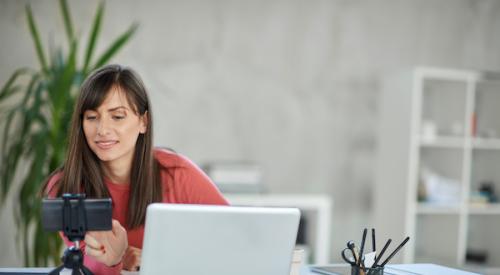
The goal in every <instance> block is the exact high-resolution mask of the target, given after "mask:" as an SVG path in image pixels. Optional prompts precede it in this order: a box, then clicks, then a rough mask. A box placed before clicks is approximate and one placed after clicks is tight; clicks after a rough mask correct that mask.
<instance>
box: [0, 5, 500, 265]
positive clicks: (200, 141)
mask: <svg viewBox="0 0 500 275" xmlns="http://www.w3.org/2000/svg"><path fill="white" fill-rule="evenodd" d="M26 4H29V5H30V6H31V9H32V11H33V15H34V18H35V19H36V21H37V24H38V28H39V29H38V30H39V32H40V39H41V41H42V42H43V43H44V45H45V46H46V47H47V48H50V47H51V46H54V47H55V46H59V45H62V47H63V48H67V43H66V37H65V30H64V24H63V18H62V17H61V15H60V10H59V4H58V2H57V1H48V0H47V1H18V0H1V1H0V41H1V42H0V44H1V47H0V60H1V62H0V84H1V85H2V86H3V85H4V83H6V81H7V80H8V78H9V77H10V75H11V74H12V72H13V71H14V70H15V69H16V68H19V67H32V68H38V67H39V63H38V61H37V57H36V52H35V50H34V47H33V42H32V38H31V36H30V33H29V30H28V25H27V23H26V12H25V6H26ZM98 6H99V1H68V8H69V11H70V13H71V16H72V17H73V24H74V33H75V36H76V37H79V38H81V39H82V40H86V39H88V37H89V35H90V32H91V25H92V20H93V17H94V14H95V11H96V9H97V7H98ZM134 22H137V23H138V29H137V30H136V32H135V34H134V35H133V36H132V37H131V39H130V41H129V42H128V43H127V44H126V45H125V46H124V47H123V49H122V50H121V51H120V52H118V53H117V54H116V56H114V57H113V58H112V59H111V60H110V62H111V63H119V64H123V65H127V66H130V67H132V68H134V69H135V70H136V71H138V73H139V74H140V75H141V76H142V78H143V80H144V82H145V84H146V86H147V88H148V90H149V94H150V97H151V101H152V104H153V117H154V131H155V132H154V139H155V144H156V145H157V146H165V147H170V148H173V149H175V150H176V151H177V152H179V153H182V154H184V155H186V156H188V157H189V158H191V159H192V160H194V161H195V162H196V163H197V164H199V165H200V166H203V167H204V168H206V169H207V172H209V173H212V174H211V175H212V176H213V177H221V179H220V181H221V182H222V181H224V179H223V178H224V177H225V176H226V177H227V176H228V173H229V174H231V173H232V174H231V176H232V177H233V178H231V180H233V181H238V180H239V179H242V178H244V179H242V181H245V180H248V181H249V184H250V185H251V184H254V185H255V186H256V187H255V188H253V187H252V188H240V189H238V187H236V188H235V189H236V190H233V189H231V188H230V187H229V188H228V191H227V193H228V196H229V197H231V198H232V199H234V201H235V202H241V203H242V204H252V203H253V202H255V203H256V202H257V201H261V200H264V202H261V203H262V204H273V205H283V206H288V205H290V206H291V205H294V204H296V205H301V206H302V207H304V208H307V209H305V213H306V215H304V216H306V217H307V216H311V217H312V218H311V219H310V220H309V221H306V222H304V223H305V224H306V226H305V227H306V228H307V229H304V230H308V232H307V233H306V236H307V237H304V238H305V239H306V240H303V242H304V243H305V244H304V245H305V246H306V247H310V251H309V254H310V255H311V256H310V257H311V258H310V259H309V261H310V262H324V261H327V262H339V261H340V250H341V249H343V248H344V246H345V243H346V241H347V240H350V239H354V240H357V241H359V240H360V238H361V233H362V230H363V228H364V227H373V226H377V228H378V232H379V236H380V237H379V246H381V245H382V241H385V239H386V238H387V237H392V238H393V239H394V240H395V241H397V242H399V240H402V239H403V238H404V237H405V235H406V234H416V233H415V230H413V228H415V226H416V225H415V224H419V221H418V219H419V217H420V216H421V215H420V214H418V213H416V212H415V207H416V206H415V205H417V203H416V202H417V198H416V197H414V196H412V195H411V194H412V193H408V192H409V191H408V190H413V189H412V188H413V187H415V188H414V189H415V190H416V186H417V183H416V181H415V182H413V181H411V180H410V183H409V182H408V177H405V175H401V178H402V180H401V181H398V182H399V183H400V185H401V186H408V188H405V189H401V190H400V189H398V188H392V187H390V186H385V185H383V184H379V183H378V180H377V179H383V178H387V177H390V176H391V175H392V174H391V173H392V172H394V171H395V170H394V169H399V168H398V167H399V166H398V165H399V164H402V165H405V164H406V163H407V162H408V160H410V159H413V160H416V161H417V162H418V160H419V158H418V156H415V155H411V156H410V154H407V153H406V151H408V150H409V148H413V147H411V144H412V143H411V142H410V140H411V137H412V136H411V135H410V133H411V131H412V130H411V129H410V126H411V125H413V124H414V123H416V122H415V121H418V122H419V123H420V121H421V120H423V119H421V118H420V117H419V118H418V119H417V118H415V117H412V116H414V115H415V113H411V112H410V111H409V110H410V109H411V106H414V105H412V104H413V103H409V104H408V105H405V104H406V103H401V104H399V101H397V100H396V99H398V98H399V97H398V96H394V98H389V99H387V98H385V97H384V96H386V95H385V90H386V89H385V87H388V84H387V83H389V82H390V81H391V80H389V79H392V78H390V76H393V75H400V74H405V75H406V76H408V77H407V78H404V77H401V78H398V79H401V80H402V79H408V81H407V82H405V83H406V84H402V86H400V87H402V88H401V89H399V92H400V93H404V94H407V95H409V96H408V100H411V98H412V97H411V95H412V93H418V91H421V90H423V89H424V88H425V87H427V86H425V85H424V86H419V85H416V84H415V83H416V82H415V79H417V80H416V81H417V82H418V81H420V80H422V77H421V76H422V74H423V75H424V76H425V74H426V73H428V72H430V74H431V75H432V74H434V75H433V76H432V77H433V78H443V79H444V82H446V83H448V82H449V81H462V80H463V83H465V84H464V85H465V87H466V88H463V89H462V90H463V95H465V96H462V95H455V94H451V96H449V97H445V98H444V99H443V98H441V97H438V99H435V100H434V101H433V99H429V100H431V101H430V102H431V103H430V105H432V104H434V102H441V101H439V100H442V102H445V105H439V104H438V106H437V107H435V108H436V109H437V110H444V113H447V111H446V108H447V107H446V106H448V105H446V104H451V105H453V104H455V102H456V104H458V105H459V106H462V105H463V106H462V107H459V108H458V111H457V110H455V109H454V110H455V111H453V112H454V114H456V115H457V116H458V117H460V119H461V120H459V122H460V125H459V126H457V127H455V128H456V129H455V130H456V131H455V134H457V135H468V134H469V132H470V131H469V132H468V130H470V127H472V126H470V125H469V121H468V120H467V119H465V120H464V117H466V116H467V114H468V112H469V113H470V112H472V111H471V110H472V109H470V108H467V106H468V105H467V104H468V103H464V102H466V99H464V98H466V94H467V93H468V92H469V91H470V84H471V83H472V82H474V81H479V79H482V74H481V73H482V72H484V71H490V72H494V71H500V31H499V30H500V2H499V1H496V0H480V1H479V0H442V1H433V0H423V1H415V0H397V1H396V0H373V1H361V0H346V1H341V0H337V1H333V0H330V1H326V0H325V1H319V0H308V1H276V0H271V1H167V0H162V1H141V2H137V1H131V0H113V1H105V10H104V15H103V18H102V29H101V34H100V38H99V40H97V43H96V49H95V51H96V52H97V53H99V52H103V51H104V50H105V49H106V45H108V44H109V43H110V42H111V41H112V39H114V38H116V36H117V35H118V34H120V33H122V32H123V31H124V30H126V29H127V28H128V27H129V26H130V25H131V24H132V23H134ZM82 48H83V47H82ZM82 51H83V50H82ZM78 62H80V63H81V62H82V61H81V60H80V61H78ZM422 66H424V69H422ZM417 67H418V68H421V70H420V71H419V70H415V68H417ZM425 68H444V69H445V70H442V71H439V70H438V71H437V72H436V71H433V70H432V69H429V70H426V69H425ZM448 69H451V70H450V71H449V70H448ZM456 70H458V71H459V74H458V75H456V74H453V73H456V72H457V71H456ZM460 73H462V74H460ZM476 73H478V74H479V75H481V76H479V75H476ZM492 75H493V76H492V78H494V79H495V76H494V74H492ZM419 77H420V78H419ZM471 81H472V82H471ZM474 83H475V82H474ZM415 85H416V86H415ZM467 85H469V86H467ZM391 87H392V86H391ZM422 87H424V88H422ZM467 87H469V88H467ZM498 87H500V85H499V86H498ZM420 88H422V89H420ZM419 89H420V90H419ZM450 89H452V88H450ZM468 89H469V90H468ZM492 90H495V88H492ZM496 90H497V91H498V92H500V90H498V89H496ZM496 99H499V100H500V98H498V97H497V98H496ZM386 100H388V102H390V103H393V105H396V107H399V109H398V108H395V109H390V108H389V107H385V105H384V102H385V101H386ZM398 100H399V99H398ZM400 100H402V101H404V100H406V99H400ZM487 101H488V100H487ZM404 102H410V101H404ZM425 102H426V101H425ZM489 102H492V101H491V100H490V101H489ZM493 102H496V103H500V101H493ZM405 106H409V107H408V108H405ZM464 106H465V107H464ZM419 108H420V107H419ZM460 108H462V109H460ZM424 109H425V108H424ZM493 109H495V108H494V104H493V107H492V110H493ZM384 110H386V111H389V110H390V111H391V112H392V113H389V114H387V115H383V113H384ZM492 112H493V113H491V115H490V120H493V121H494V119H493V118H494V116H495V113H494V111H492ZM416 114H417V115H420V113H419V112H417V113H416ZM433 114H434V113H433ZM436 116H439V112H438V114H437V115H436ZM391 117H392V118H401V121H399V122H398V123H399V125H401V126H402V128H400V129H399V128H398V129H388V131H389V130H391V131H392V130H394V131H395V132H394V133H392V134H391V135H392V137H394V138H395V140H396V141H395V143H397V140H398V139H404V140H407V143H404V144H401V145H397V144H395V146H400V147H394V148H393V150H392V151H391V152H390V153H391V154H398V153H399V154H400V158H390V157H386V158H384V157H382V155H383V152H381V148H382V147H381V144H382V142H381V139H382V138H383V134H384V133H381V131H382V130H383V129H386V128H383V129H382V128H381V127H382V125H384V123H385V122H384V121H386V120H384V119H386V118H387V119H388V120H387V121H389V120H390V119H391ZM403 118H408V119H407V120H406V119H403ZM424 119H425V117H424ZM431 119H432V117H431ZM436 121H439V119H436ZM450 121H451V122H454V120H450ZM3 122H4V121H0V125H1V124H2V123H3ZM412 123H413V124H412ZM430 123H431V126H429V123H427V124H426V125H427V126H426V127H427V128H429V127H430V128H431V130H430V132H431V135H432V134H435V133H436V131H435V128H436V127H439V125H437V126H436V125H435V124H436V123H434V125H433V124H432V123H433V122H432V121H431V122H430ZM405 125H406V126H407V127H408V129H406V130H405V128H404V126H405ZM416 127H417V128H418V127H420V126H416ZM432 127H434V128H432ZM432 129H434V132H433V130H432ZM413 130H415V129H413ZM396 131H401V135H398V134H397V132H396ZM382 132H383V131H382ZM437 132H439V129H438V131H437ZM499 133H500V132H499ZM495 136H496V133H495V134H494V135H492V138H494V137H495ZM387 140H389V139H387ZM467 140H468V139H467ZM458 142H459V145H457V146H456V147H458V148H462V147H461V146H462V143H460V142H461V141H458ZM464 146H465V145H464ZM388 147H390V146H388ZM383 148H387V147H383ZM467 148H469V147H465V149H464V152H465V153H462V152H461V153H459V155H460V157H459V159H460V160H463V159H465V160H463V161H458V162H459V163H462V164H464V165H468V163H464V162H466V161H467V157H463V156H464V155H465V156H469V155H470V151H467V150H468V149H467ZM469 149H470V148H469ZM388 150H389V149H388ZM457 150H461V149H457ZM438 151H439V150H438ZM425 154H426V153H422V155H425ZM430 154H432V153H430ZM450 158H451V159H456V157H455V156H453V155H452V156H450ZM396 159H397V160H406V161H407V162H405V161H396ZM498 160H500V158H499V159H495V158H494V157H493V159H492V160H491V161H489V162H488V163H490V164H491V163H495V162H496V161H498ZM380 161H385V162H384V163H380ZM396 162H398V163H396ZM436 162H438V163H448V162H449V161H448V160H447V159H444V160H442V161H436ZM410 163H413V162H410ZM0 165H3V164H0ZM464 167H465V166H464ZM384 169H385V170H384ZM401 169H402V170H405V169H408V167H407V166H406V167H402V168H401ZM391 170H392V172H391ZM413 170H414V169H413ZM413 170H412V169H409V171H413ZM436 170H439V169H436ZM384 171H385V172H384ZM224 172H226V174H225V175H224ZM217 173H219V174H217ZM238 173H239V174H238ZM381 173H385V174H382V175H381ZM415 173H416V174H418V173H417V172H414V174H415ZM221 174H222V175H221ZM457 174H459V175H460V176H463V169H461V168H460V169H458V172H457ZM249 175H250V176H249ZM245 176H246V178H245ZM465 176H467V175H465ZM238 177H240V178H238ZM231 180H229V181H231ZM216 181H217V180H216ZM387 182H388V181H387ZM462 183H463V182H462ZM243 189H244V190H243ZM467 190H468V191H470V190H472V188H469V189H467ZM450 192H452V191H450ZM469 193H471V192H468V193H467V194H464V193H463V194H462V196H466V195H467V198H468V195H469ZM13 194H15V190H14V191H13V192H11V193H10V195H9V196H7V199H6V201H5V203H4V204H3V205H2V208H1V212H0V219H1V221H2V223H1V225H0V229H1V234H0V247H2V249H1V250H0V266H22V265H23V256H22V253H21V252H19V249H17V246H16V227H15V223H14V222H13V221H14V218H13V214H12V208H13V205H14V203H15V201H16V199H15V196H14V195H13ZM408 194H410V195H408ZM394 198H399V199H394ZM467 198H465V199H464V200H465V201H468V199H467ZM410 200H413V201H414V202H415V203H410ZM380 201H382V202H380ZM379 202H380V203H379ZM384 202H388V203H391V206H390V207H391V208H394V209H402V211H404V213H402V214H401V215H400V216H392V215H390V214H388V213H390V212H383V213H382V214H381V213H377V211H378V210H377V209H383V206H380V207H379V204H383V203H384ZM325 207H326V208H328V209H327V210H325V209H326V208H325ZM320 209H322V210H320ZM315 211H323V212H321V213H327V214H326V218H325V215H324V214H318V213H319V212H318V213H316V212H315ZM380 211H385V210H380ZM407 211H413V212H407ZM467 211H468V210H467V209H466V207H465V206H462V205H459V206H458V207H457V208H456V212H454V211H451V214H450V213H444V214H442V213H441V214H442V215H441V216H439V217H441V218H439V220H442V216H443V215H444V216H446V218H445V219H447V218H449V219H450V222H449V223H447V224H446V225H447V226H449V228H450V229H449V230H452V231H453V230H455V231H457V230H458V231H457V233H456V234H455V235H457V236H456V241H455V242H454V243H459V245H458V246H459V247H458V248H453V249H452V250H453V251H451V252H450V251H443V252H442V253H443V255H444V256H442V255H441V256H442V257H439V258H440V259H442V260H434V262H438V263H443V264H450V265H460V266H461V265H462V264H465V258H466V255H465V252H466V250H467V241H466V240H467V239H470V237H468V235H467V234H468V233H467V232H469V231H470V230H472V229H471V228H470V227H467V224H464V223H465V222H466V221H469V220H470V219H468V218H467V217H468V216H467V214H468V212H467ZM417 212H418V211H417ZM469 212H470V211H469ZM497 214H500V212H494V211H493V214H491V215H489V216H488V217H490V218H491V219H488V221H490V220H492V219H493V220H495V219H497V220H499V219H498V217H499V216H497ZM409 215H413V216H409ZM453 215H456V216H453ZM320 217H321V219H324V220H323V221H321V222H319V221H318V220H319V219H320ZM397 217H399V219H397ZM409 217H410V219H409ZM426 218H429V217H426ZM325 219H326V220H325ZM318 222H319V224H320V226H322V227H325V226H326V228H327V229H328V234H327V235H328V236H322V237H319V236H317V235H315V234H316V233H318V232H319V233H318V234H324V232H323V231H322V230H321V229H320V230H318V229H317V227H318ZM325 222H326V223H325ZM423 222H425V221H423ZM479 223H480V222H479ZM430 224H435V223H434V222H433V221H431V222H430ZM384 225H385V226H388V225H389V228H385V229H384ZM499 226H500V224H499V223H492V224H491V225H489V226H488V227H490V228H500V227H499ZM303 227H304V226H303ZM395 228H396V229H395ZM464 228H465V229H464ZM391 230H392V231H391ZM417 231H418V230H417ZM424 231H425V230H424ZM322 232H323V233H322ZM412 237H414V236H412ZM317 238H319V240H322V242H326V243H314V241H315V240H318V239H317ZM478 238H479V240H478V242H485V241H486V240H483V239H481V237H478ZM484 238H486V237H484ZM318 246H321V247H322V249H323V250H322V252H321V251H320V252H318V250H315V249H316V248H317V247H318ZM323 247H324V248H323ZM410 248H411V249H418V245H416V248H415V247H410ZM498 250H500V247H498V248H497V247H494V248H492V250H491V251H489V252H488V253H489V254H488V253H487V254H488V256H489V262H488V260H487V261H486V262H485V261H482V262H481V261H479V265H487V266H495V265H497V264H498V266H500V259H499V258H500V255H497V254H498V253H497V254H495V253H496V252H495V251H498ZM481 251H482V250H481ZM424 252H425V251H424ZM424 252H422V253H424ZM318 253H319V254H321V255H323V256H322V257H326V259H325V258H322V259H319V260H318V259H317V258H314V256H318V255H317V254H318ZM418 253H419V252H418V250H417V252H416V254H418ZM499 253H500V252H499ZM314 254H316V255H314ZM424 254H425V253H424ZM449 254H451V256H450V255H449ZM462 254H463V255H462ZM413 256H414V255H411V257H410V258H406V259H407V260H408V261H416V260H415V259H414V258H413ZM424 258H425V257H424ZM434 258H436V257H434V256H432V255H431V256H430V259H431V261H432V259H434ZM492 258H493V259H497V260H494V261H493V262H492V261H491V259H492ZM399 261H403V257H401V258H400V259H399Z"/></svg>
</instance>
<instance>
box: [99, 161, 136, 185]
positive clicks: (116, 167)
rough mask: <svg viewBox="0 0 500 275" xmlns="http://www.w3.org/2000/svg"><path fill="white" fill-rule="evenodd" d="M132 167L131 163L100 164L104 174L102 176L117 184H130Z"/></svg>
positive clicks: (109, 162)
mask: <svg viewBox="0 0 500 275" xmlns="http://www.w3.org/2000/svg"><path fill="white" fill-rule="evenodd" d="M131 166H132V161H131V160H130V161H120V160H115V161H107V162H102V163H101V167H102V170H103V172H104V176H105V177H107V178H108V179H109V180H110V181H111V182H113V183H117V184H129V183H130V169H131Z"/></svg>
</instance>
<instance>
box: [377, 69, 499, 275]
mask: <svg viewBox="0 0 500 275" xmlns="http://www.w3.org/2000/svg"><path fill="white" fill-rule="evenodd" d="M383 87H384V89H383V95H382V100H381V106H380V110H381V117H380V121H381V124H380V133H379V139H378V141H379V152H378V155H379V160H378V166H377V176H376V181H377V188H376V191H375V212H376V214H375V215H376V220H377V221H378V222H379V223H380V224H379V225H378V227H380V228H381V230H384V231H387V232H388V234H389V235H390V236H394V237H398V236H401V235H403V234H406V235H408V236H410V237H411V239H412V241H410V242H409V243H408V245H407V247H406V249H405V250H404V253H403V255H402V258H400V259H399V260H400V261H403V262H407V263H411V262H422V261H427V262H433V263H438V264H444V265H450V266H456V267H461V268H465V269H467V268H471V269H473V270H475V271H478V270H479V271H480V272H490V271H491V270H498V269H497V268H496V267H500V239H499V238H498V237H497V235H498V234H497V233H493V232H498V230H499V229H500V204H497V203H477V202H472V200H473V197H475V198H476V200H477V199H478V197H477V194H478V190H479V189H480V186H481V185H482V184H481V183H483V185H484V184H485V183H486V182H487V184H488V186H491V187H493V188H494V190H495V191H496V194H499V191H500V107H499V103H500V74H497V73H491V72H479V71H466V70H453V69H442V68H429V67H419V68H415V69H413V70H411V71H408V72H404V73H401V74H397V75H392V76H390V77H388V78H387V79H386V81H384V86H383ZM388 197H390V198H391V199H388ZM479 199H483V200H484V199H485V198H483V197H479ZM384 217H391V219H390V220H388V219H387V218H385V219H384ZM495 234H496V235H495ZM491 238H494V239H499V241H489V240H490V239H491ZM478 251H479V252H480V253H483V255H487V259H486V260H485V261H484V263H480V264H477V263H474V264H471V263H470V262H469V261H468V259H471V258H470V257H469V258H468V257H467V254H468V252H469V254H470V253H471V252H478ZM476 255H477V254H476Z"/></svg>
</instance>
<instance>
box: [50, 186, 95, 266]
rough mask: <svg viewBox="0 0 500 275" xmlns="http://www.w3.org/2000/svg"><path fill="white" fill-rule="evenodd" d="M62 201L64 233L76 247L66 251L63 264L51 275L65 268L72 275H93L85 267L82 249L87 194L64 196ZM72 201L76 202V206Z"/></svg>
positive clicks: (85, 223) (85, 229) (85, 224)
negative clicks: (69, 270)
mask: <svg viewBox="0 0 500 275" xmlns="http://www.w3.org/2000/svg"><path fill="white" fill-rule="evenodd" d="M62 199H63V208H62V227H63V228H62V229H63V230H62V231H63V233H64V236H66V237H67V238H68V240H69V241H71V242H73V243H74V246H70V247H68V248H66V250H64V254H63V256H62V257H61V260H62V262H63V264H62V265H60V266H59V267H57V268H55V269H54V270H52V271H51V272H50V273H49V275H58V274H59V273H60V272H61V271H62V270H63V269H64V268H68V269H71V270H72V272H71V274H72V275H81V274H83V275H93V273H92V271H90V269H88V268H87V267H86V266H84V265H83V253H82V250H81V249H80V241H82V240H83V239H84V238H85V233H87V217H86V211H85V205H84V199H85V194H63V195H62ZM72 201H76V204H75V203H72Z"/></svg>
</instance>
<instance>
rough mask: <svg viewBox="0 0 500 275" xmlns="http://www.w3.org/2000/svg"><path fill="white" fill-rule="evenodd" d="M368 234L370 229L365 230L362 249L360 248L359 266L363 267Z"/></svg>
mask: <svg viewBox="0 0 500 275" xmlns="http://www.w3.org/2000/svg"><path fill="white" fill-rule="evenodd" d="M366 233H368V229H367V228H365V229H364V230H363V238H362V239H361V247H360V248H359V258H358V260H359V263H358V266H360V267H362V266H363V265H364V259H363V250H364V248H365V241H366Z"/></svg>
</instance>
